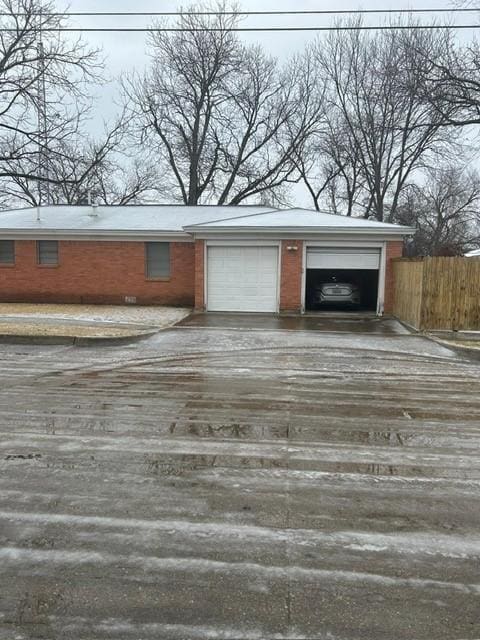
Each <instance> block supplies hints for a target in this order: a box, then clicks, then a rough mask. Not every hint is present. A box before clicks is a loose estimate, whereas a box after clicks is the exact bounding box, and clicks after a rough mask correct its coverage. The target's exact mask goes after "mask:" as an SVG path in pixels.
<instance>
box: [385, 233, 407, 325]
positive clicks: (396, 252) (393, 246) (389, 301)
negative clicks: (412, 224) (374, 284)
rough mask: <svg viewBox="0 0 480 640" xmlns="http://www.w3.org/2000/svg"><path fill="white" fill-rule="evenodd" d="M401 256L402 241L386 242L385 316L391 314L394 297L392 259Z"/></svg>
mask: <svg viewBox="0 0 480 640" xmlns="http://www.w3.org/2000/svg"><path fill="white" fill-rule="evenodd" d="M402 254H403V241H402V240H395V241H392V242H387V256H386V261H387V264H386V269H385V303H384V312H385V313H386V314H391V313H393V304H394V295H395V283H394V272H393V263H392V260H393V259H394V258H401V257H402Z"/></svg>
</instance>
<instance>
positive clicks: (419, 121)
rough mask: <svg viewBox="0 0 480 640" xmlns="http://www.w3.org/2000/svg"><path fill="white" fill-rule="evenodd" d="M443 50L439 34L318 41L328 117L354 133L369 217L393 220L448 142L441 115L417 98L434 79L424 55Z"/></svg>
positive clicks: (338, 36) (389, 33) (337, 35)
mask: <svg viewBox="0 0 480 640" xmlns="http://www.w3.org/2000/svg"><path fill="white" fill-rule="evenodd" d="M393 26H395V25H393ZM443 45H444V36H443V34H442V33H441V32H440V30H435V29H432V30H408V29H406V30H397V29H395V28H391V29H386V30H384V31H381V32H378V33H376V34H375V35H371V34H369V33H368V32H364V31H358V30H357V31H350V32H348V33H347V34H345V33H344V32H340V31H335V32H332V33H331V34H330V35H329V36H328V37H327V38H326V39H322V40H318V41H317V45H316V47H315V50H314V58H315V60H316V62H317V64H318V66H319V69H320V70H321V73H322V74H323V76H324V81H325V83H326V84H327V85H328V91H329V94H328V102H329V111H330V113H332V114H335V115H336V118H337V120H338V121H339V122H340V123H341V125H340V130H344V131H346V132H348V136H347V137H346V140H347V141H348V145H349V146H350V147H351V148H352V149H354V152H355V156H356V159H357V161H358V168H359V169H360V172H361V178H362V180H363V181H364V182H365V187H366V190H367V197H366V198H365V201H364V215H366V216H370V215H372V216H374V217H375V218H376V219H378V220H384V219H385V218H387V219H388V218H389V217H391V216H393V215H394V213H395V210H396V208H397V205H398V200H399V197H400V194H401V192H402V190H403V189H404V188H405V186H406V184H407V180H408V179H409V177H410V176H411V174H412V172H414V171H415V170H417V169H419V168H421V167H422V166H423V165H424V163H425V162H426V159H427V158H428V157H429V156H431V155H432V154H435V153H439V152H441V151H442V149H443V148H444V146H445V145H446V144H447V142H448V140H449V138H448V136H449V135H450V134H448V133H447V131H446V129H445V128H444V126H443V125H444V124H445V120H444V117H443V114H441V113H440V111H439V110H438V109H437V108H434V107H432V106H431V105H426V104H425V102H424V101H423V100H422V99H421V98H420V96H419V92H420V87H421V86H422V84H421V83H422V79H423V78H424V74H425V73H426V72H427V73H428V70H425V68H424V65H425V60H426V57H425V55H424V53H423V54H422V53H420V51H422V52H425V51H428V52H429V56H430V58H434V57H435V55H436V52H438V51H441V50H443V49H442V48H443Z"/></svg>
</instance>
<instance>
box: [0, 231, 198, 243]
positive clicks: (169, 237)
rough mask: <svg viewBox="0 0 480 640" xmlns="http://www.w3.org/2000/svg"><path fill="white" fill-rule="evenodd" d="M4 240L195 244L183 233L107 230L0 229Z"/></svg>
mask: <svg viewBox="0 0 480 640" xmlns="http://www.w3.org/2000/svg"><path fill="white" fill-rule="evenodd" d="M0 238H1V239H2V240H38V239H42V238H50V239H52V240H78V241H87V240H91V241H115V240H119V239H121V240H122V241H124V242H128V241H132V242H150V241H155V240H156V241H158V242H160V241H165V242H168V241H177V242H195V240H194V238H193V237H192V236H191V234H189V233H185V232H182V231H158V230H155V231H146V230H145V229H142V230H139V231H138V232H137V233H135V232H132V231H123V230H115V229H105V230H98V231H92V230H83V229H82V230H79V229H73V230H72V229H4V230H3V229H0Z"/></svg>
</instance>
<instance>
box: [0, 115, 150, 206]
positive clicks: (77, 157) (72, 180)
mask: <svg viewBox="0 0 480 640" xmlns="http://www.w3.org/2000/svg"><path fill="white" fill-rule="evenodd" d="M126 129H127V123H126V122H125V120H124V119H123V118H120V119H119V120H118V122H117V123H116V124H115V125H114V126H112V127H111V128H110V130H107V131H106V132H105V134H104V135H103V137H98V136H97V138H96V139H89V138H88V136H86V135H83V134H82V133H81V132H80V133H79V135H76V136H74V137H72V139H70V138H69V139H66V140H53V141H51V143H50V146H49V179H50V181H51V182H52V184H51V185H50V188H49V203H50V204H85V203H87V202H89V201H90V200H95V201H96V202H98V203H99V204H133V203H138V202H143V201H145V199H147V200H148V199H149V198H152V197H153V196H154V195H155V194H156V192H157V190H158V188H159V186H160V184H161V179H160V177H159V175H158V172H157V171H156V169H155V167H154V164H153V162H152V161H150V160H149V159H148V158H147V157H145V154H143V157H142V160H141V161H140V159H139V158H138V157H135V156H133V157H132V154H131V153H130V151H129V149H127V147H128V143H127V134H126ZM32 162H33V163H34V165H33V166H32V167H30V166H29V163H28V160H27V159H24V160H22V161H21V167H22V168H23V170H24V171H26V173H27V176H25V175H20V172H19V166H18V164H19V163H18V161H13V160H12V161H10V162H9V163H8V166H9V168H10V170H11V177H10V178H9V179H8V180H4V181H2V182H0V194H1V195H3V196H4V198H7V199H8V201H9V202H10V203H16V202H19V201H20V202H23V203H24V204H28V205H31V206H37V205H39V204H41V196H42V192H41V191H40V193H39V191H38V189H37V188H36V186H37V180H36V177H35V175H34V174H35V171H36V163H35V158H33V159H32ZM29 174H33V177H29Z"/></svg>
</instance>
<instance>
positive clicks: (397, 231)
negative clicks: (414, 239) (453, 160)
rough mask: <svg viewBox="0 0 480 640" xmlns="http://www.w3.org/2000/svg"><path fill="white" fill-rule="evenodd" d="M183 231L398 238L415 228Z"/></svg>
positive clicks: (203, 234)
mask: <svg viewBox="0 0 480 640" xmlns="http://www.w3.org/2000/svg"><path fill="white" fill-rule="evenodd" d="M184 229H185V231H187V232H188V233H192V234H194V235H195V237H196V238H199V239H203V238H209V237H212V236H218V235H219V234H224V235H226V234H227V235H230V234H235V237H238V236H239V235H244V236H251V235H255V236H257V237H258V236H259V235H265V236H272V235H274V236H277V237H280V236H285V237H289V238H293V237H295V238H296V239H300V236H306V237H311V236H318V235H328V236H330V235H335V234H336V235H339V236H349V235H352V236H377V237H378V236H381V237H382V238H383V237H385V238H386V237H390V236H391V237H393V238H398V236H400V237H404V236H410V235H413V234H414V233H415V231H416V230H415V229H414V228H413V227H398V228H396V227H394V226H392V227H386V228H381V227H380V228H376V227H370V228H368V227H364V228H358V227H357V228H355V227H271V228H267V227H248V228H246V227H223V228H222V227H215V228H212V227H210V228H202V227H201V226H200V225H199V226H196V227H195V226H190V227H184Z"/></svg>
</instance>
